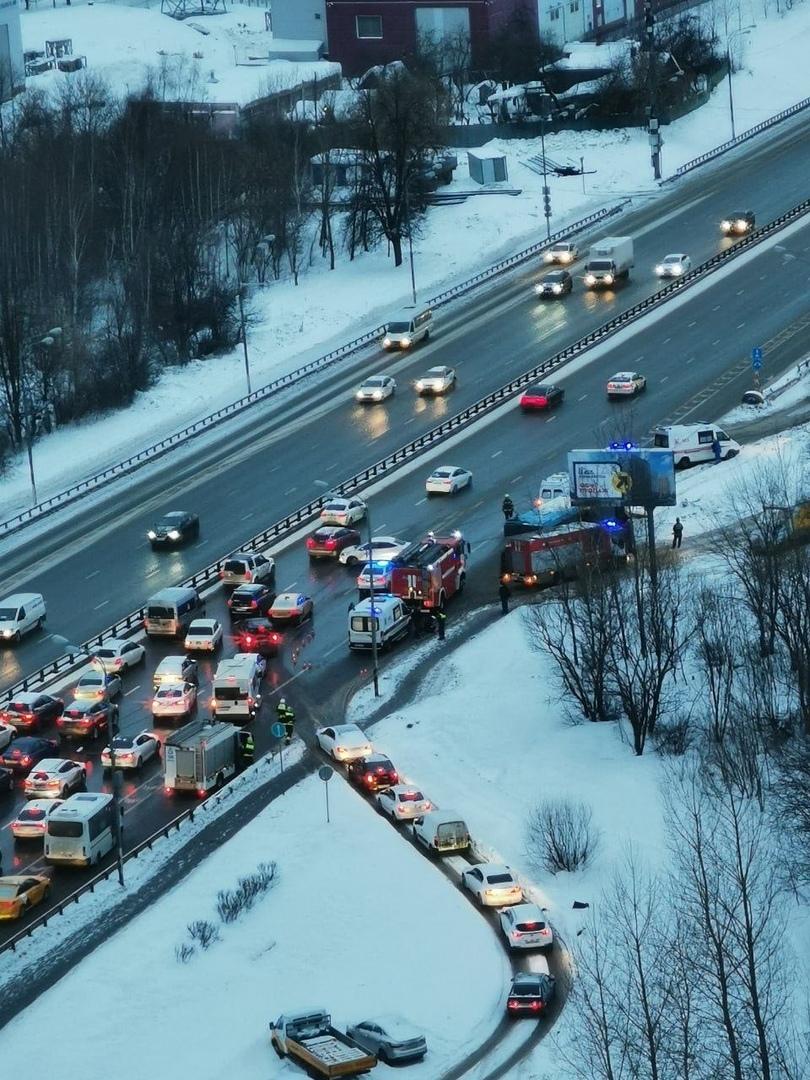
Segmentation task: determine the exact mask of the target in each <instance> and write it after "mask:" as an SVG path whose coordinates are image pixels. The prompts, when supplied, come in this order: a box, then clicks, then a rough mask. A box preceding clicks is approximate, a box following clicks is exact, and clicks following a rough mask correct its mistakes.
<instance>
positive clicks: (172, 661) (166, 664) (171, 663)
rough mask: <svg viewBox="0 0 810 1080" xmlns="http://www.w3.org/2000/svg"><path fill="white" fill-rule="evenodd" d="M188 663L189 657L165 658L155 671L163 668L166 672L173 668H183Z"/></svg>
mask: <svg viewBox="0 0 810 1080" xmlns="http://www.w3.org/2000/svg"><path fill="white" fill-rule="evenodd" d="M188 662H189V657H187V656H164V657H163V659H162V660H161V661H160V663H159V664H158V666H157V667H156V668H155V671H159V670H160V669H161V668H163V669H164V670H170V669H171V668H173V667H181V666H182V665H183V664H187V663H188Z"/></svg>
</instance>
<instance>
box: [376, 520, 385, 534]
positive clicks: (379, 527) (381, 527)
mask: <svg viewBox="0 0 810 1080" xmlns="http://www.w3.org/2000/svg"><path fill="white" fill-rule="evenodd" d="M377 528H378V529H379V530H380V532H382V531H383V529H384V528H385V522H383V524H382V525H378V526H377ZM375 531H376V530H375Z"/></svg>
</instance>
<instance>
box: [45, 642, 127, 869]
mask: <svg viewBox="0 0 810 1080" xmlns="http://www.w3.org/2000/svg"><path fill="white" fill-rule="evenodd" d="M53 640H54V641H55V642H56V644H57V645H61V646H62V648H63V649H64V650H65V652H67V653H69V654H71V655H73V654H79V655H81V654H82V653H84V654H85V655H86V656H87V657H88V659H89V660H90V663H91V664H96V665H97V666H98V667H100V668H101V671H102V674H103V675H104V688H105V692H106V688H107V667H106V665H105V663H104V661H103V660H102V659H101V657H100V656H94V655H93V654H92V653H89V652H87V650H86V649H83V648H82V647H81V646H80V645H74V644H73V643H72V642H71V641H69V640H68V639H67V638H64V637H62V636H61V634H54V635H53ZM110 705H111V708H110V711H109V721H108V724H107V736H108V738H109V740H110V778H111V781H112V785H111V786H112V801H113V821H114V824H113V832H114V837H115V853H116V861H117V863H118V884H119V885H122V886H123V884H124V855H123V851H122V850H121V803H120V800H119V791H120V785H121V771H120V770H119V771H117V772H116V769H115V736H116V735H117V734H118V707H117V706H112V702H110Z"/></svg>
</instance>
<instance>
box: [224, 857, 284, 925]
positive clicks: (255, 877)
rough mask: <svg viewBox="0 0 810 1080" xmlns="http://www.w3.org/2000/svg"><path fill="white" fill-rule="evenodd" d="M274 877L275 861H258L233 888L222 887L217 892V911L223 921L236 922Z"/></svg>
mask: <svg viewBox="0 0 810 1080" xmlns="http://www.w3.org/2000/svg"><path fill="white" fill-rule="evenodd" d="M275 878H276V864H275V863H259V865H258V866H257V868H256V870H255V872H254V873H252V874H248V875H247V876H246V877H243V878H240V879H239V884H238V885H237V887H236V888H235V889H222V890H221V891H220V892H219V893H218V894H217V913H218V915H219V917H220V919H221V920H222V921H223V922H224V923H232V922H236V920H237V919H238V918H239V916H240V915H241V913H242V912H243V911H249V910H250V909H251V908H252V907H253V902H254V901H255V900H256V899H257V898H258V897H260V896H263V895H264V893H266V892H267V890H268V889H269V888H270V887H271V886H272V884H273V882H274V881H275Z"/></svg>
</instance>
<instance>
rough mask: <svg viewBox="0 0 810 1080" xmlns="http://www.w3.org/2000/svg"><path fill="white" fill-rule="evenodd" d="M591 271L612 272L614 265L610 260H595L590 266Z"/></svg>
mask: <svg viewBox="0 0 810 1080" xmlns="http://www.w3.org/2000/svg"><path fill="white" fill-rule="evenodd" d="M589 269H590V270H612V269H613V263H612V262H610V260H609V259H594V260H593V262H592V263H590V266H589Z"/></svg>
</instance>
